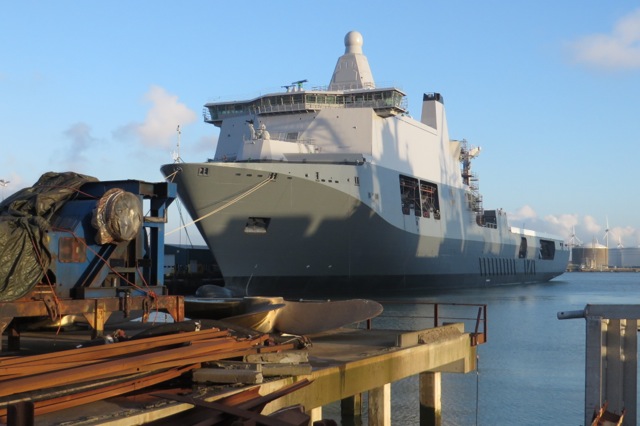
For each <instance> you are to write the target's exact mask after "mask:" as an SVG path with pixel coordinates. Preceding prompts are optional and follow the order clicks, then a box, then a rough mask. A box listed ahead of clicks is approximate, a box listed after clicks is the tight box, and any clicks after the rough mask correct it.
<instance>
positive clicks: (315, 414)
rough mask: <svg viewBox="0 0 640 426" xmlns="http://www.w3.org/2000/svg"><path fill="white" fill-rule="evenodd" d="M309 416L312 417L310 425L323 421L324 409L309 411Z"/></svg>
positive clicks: (317, 408)
mask: <svg viewBox="0 0 640 426" xmlns="http://www.w3.org/2000/svg"><path fill="white" fill-rule="evenodd" d="M307 414H308V415H309V417H311V418H310V419H309V420H310V421H309V424H313V422H317V421H319V420H322V407H316V408H312V409H311V410H309V411H307Z"/></svg>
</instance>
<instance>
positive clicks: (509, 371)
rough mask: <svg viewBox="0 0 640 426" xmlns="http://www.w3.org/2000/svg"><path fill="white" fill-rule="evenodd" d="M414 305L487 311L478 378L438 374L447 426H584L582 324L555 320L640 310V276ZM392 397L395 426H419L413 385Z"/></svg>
mask: <svg viewBox="0 0 640 426" xmlns="http://www.w3.org/2000/svg"><path fill="white" fill-rule="evenodd" d="M419 300H420V301H428V302H439V303H474V304H486V305H487V309H488V335H487V339H488V341H487V343H485V344H484V345H481V346H479V347H478V370H477V372H472V373H469V374H465V375H463V374H449V373H443V374H442V417H443V424H444V425H447V426H467V425H487V426H488V425H514V424H518V425H542V424H555V425H575V426H578V425H583V424H584V413H583V410H584V383H585V367H584V366H585V320H584V319H571V320H558V319H557V313H558V312H559V311H569V310H582V309H584V307H585V305H587V304H605V303H606V304H640V273H628V272H625V273H614V272H594V273H591V272H589V273H587V272H573V273H566V274H564V275H562V276H560V277H558V278H556V279H554V280H552V281H550V282H548V283H544V284H533V285H525V286H508V287H488V288H483V289H472V290H459V291H455V292H446V293H440V294H438V295H435V296H432V297H425V298H423V299H419ZM427 309H431V308H429V307H428V305H413V306H407V305H403V306H402V307H396V306H389V307H388V308H386V310H387V311H389V310H396V312H394V315H395V313H399V314H405V315H406V316H407V317H410V318H417V317H420V314H421V313H424V314H425V316H428V315H430V313H428V312H420V311H421V310H425V311H426V310H427ZM387 321H389V320H387ZM398 321H401V319H398ZM416 321H418V320H416ZM414 325H419V324H414ZM375 326H376V323H375V320H374V327H375ZM467 329H468V330H469V331H472V329H470V328H469V326H467ZM391 396H392V424H394V425H403V426H404V425H418V424H419V416H418V413H419V405H418V379H417V377H412V378H408V379H405V380H402V381H400V382H397V383H395V384H393V385H392V387H391ZM326 408H327V409H326V413H327V416H328V417H334V418H335V414H336V412H337V413H338V419H339V409H338V408H337V407H336V406H335V404H334V405H332V406H330V407H326ZM365 412H366V410H365ZM638 412H640V410H638ZM338 419H336V420H338ZM343 424H346V423H343ZM364 424H366V418H365V419H364Z"/></svg>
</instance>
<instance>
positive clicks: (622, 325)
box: [558, 305, 640, 426]
mask: <svg viewBox="0 0 640 426" xmlns="http://www.w3.org/2000/svg"><path fill="white" fill-rule="evenodd" d="M558 318H559V319H571V318H585V319H586V338H585V343H586V345H585V353H586V357H585V398H584V405H585V408H584V411H585V412H584V416H585V417H584V420H585V423H584V424H591V421H592V419H593V415H594V413H595V412H597V411H598V410H600V409H601V408H602V407H603V405H604V403H605V402H606V403H607V411H609V412H610V413H613V414H616V415H620V414H622V411H623V410H624V411H625V413H624V424H625V426H635V425H636V424H637V419H636V416H637V409H636V407H637V401H638V383H637V377H638V319H640V305H587V306H586V307H585V309H584V311H567V312H558Z"/></svg>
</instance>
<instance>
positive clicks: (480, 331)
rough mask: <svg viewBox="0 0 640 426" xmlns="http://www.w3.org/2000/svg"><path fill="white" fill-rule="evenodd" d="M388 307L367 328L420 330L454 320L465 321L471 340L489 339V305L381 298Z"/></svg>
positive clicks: (475, 341) (385, 306) (370, 321)
mask: <svg viewBox="0 0 640 426" xmlns="http://www.w3.org/2000/svg"><path fill="white" fill-rule="evenodd" d="M377 302H379V303H381V304H382V306H383V307H384V311H383V312H382V314H381V315H380V316H378V317H376V318H375V319H370V320H368V321H367V328H368V329H373V323H374V321H375V325H376V328H384V329H401V330H408V329H410V330H420V329H424V328H436V327H440V326H443V325H447V324H451V323H463V324H464V326H465V330H472V331H470V333H469V335H470V337H471V344H472V345H473V346H476V345H481V344H483V343H486V341H487V305H486V304H476V303H440V302H438V303H436V302H423V301H419V300H404V299H387V300H384V299H383V300H377Z"/></svg>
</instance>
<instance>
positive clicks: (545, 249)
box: [540, 240, 556, 260]
mask: <svg viewBox="0 0 640 426" xmlns="http://www.w3.org/2000/svg"><path fill="white" fill-rule="evenodd" d="M555 254H556V245H555V244H554V242H553V241H550V240H540V259H547V260H553V258H554V257H555Z"/></svg>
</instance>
